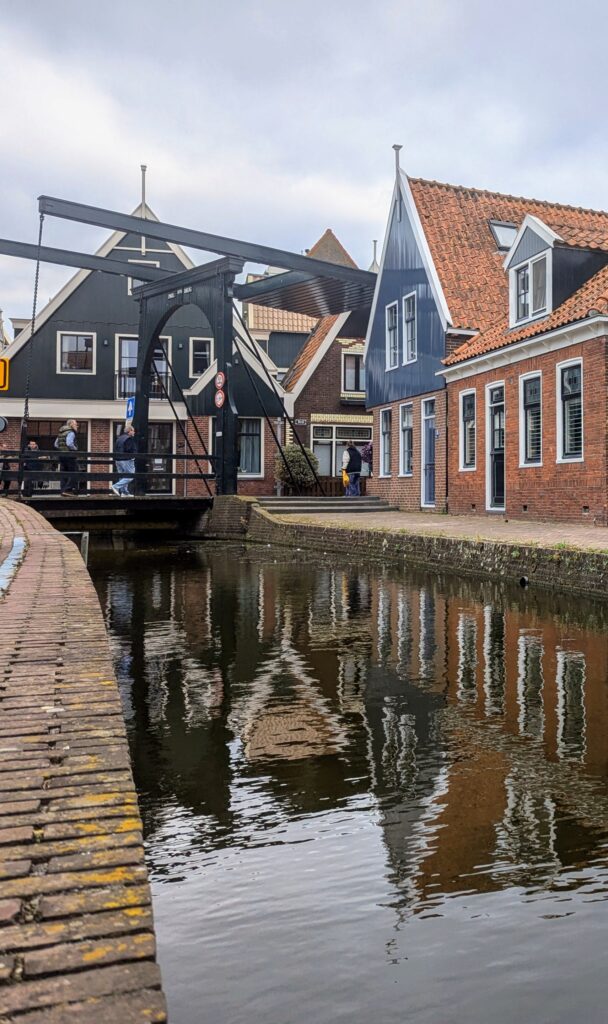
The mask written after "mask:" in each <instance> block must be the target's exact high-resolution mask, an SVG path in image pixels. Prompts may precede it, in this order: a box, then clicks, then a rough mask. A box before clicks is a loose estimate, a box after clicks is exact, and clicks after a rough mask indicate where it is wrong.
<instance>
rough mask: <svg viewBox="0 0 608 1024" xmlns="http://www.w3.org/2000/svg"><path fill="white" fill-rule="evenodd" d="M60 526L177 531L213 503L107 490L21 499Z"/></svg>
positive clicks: (169, 496)
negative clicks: (122, 494)
mask: <svg viewBox="0 0 608 1024" xmlns="http://www.w3.org/2000/svg"><path fill="white" fill-rule="evenodd" d="M21 503H23V504H26V505H28V506H29V507H30V508H34V509H36V510H37V511H38V512H40V513H41V515H43V516H44V518H45V519H47V520H48V521H49V522H51V523H55V524H56V525H57V527H58V528H59V529H64V528H65V527H66V526H70V527H72V528H77V529H83V530H88V529H98V530H99V529H112V530H114V529H125V530H130V529H138V530H141V529H146V528H152V529H159V528H161V527H162V528H165V529H167V530H174V529H177V528H179V527H180V526H182V525H183V524H184V523H185V522H188V520H190V519H192V520H196V519H197V518H198V517H199V516H200V515H201V514H202V513H203V512H205V511H206V510H207V509H208V508H210V507H211V505H212V504H213V500H212V499H211V498H209V497H208V496H207V497H192V498H184V497H178V496H176V495H172V494H158V495H156V494H146V495H143V496H142V497H133V498H118V497H115V496H114V495H111V494H107V493H106V492H100V493H98V494H97V493H95V491H92V492H89V493H88V494H83V495H77V496H74V497H69V498H63V497H61V496H60V495H58V494H53V495H49V494H44V495H40V496H39V495H36V497H33V498H25V499H22V502H21Z"/></svg>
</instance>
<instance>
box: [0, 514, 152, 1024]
mask: <svg viewBox="0 0 608 1024" xmlns="http://www.w3.org/2000/svg"><path fill="white" fill-rule="evenodd" d="M0 563H1V564H0V621H1V623H2V631H1V633H0V666H1V668H0V1014H1V1015H2V1020H3V1021H7V1022H11V1024H13V1022H15V1024H17V1022H20V1024H59V1022H61V1024H63V1022H67V1021H70V1022H72V1024H79V1022H83V1024H84V1022H86V1024H90V1022H91V1021H95V1022H98V1024H103V1022H109V1021H112V1024H114V1022H118V1021H120V1022H121V1024H129V1022H134V1021H137V1022H148V1021H154V1022H163V1021H165V1020H166V1012H165V1001H164V997H163V994H162V991H161V979H160V972H159V968H158V966H157V964H156V962H155V938H154V930H153V921H152V908H151V903H150V889H149V886H148V877H147V870H146V866H145V863H144V852H143V846H142V825H141V820H140V816H139V811H138V807H137V797H136V794H135V788H134V784H133V778H132V775H131V769H130V763H129V751H128V746H127V739H126V734H125V728H124V722H123V717H122V711H121V705H120V698H119V694H118V687H117V683H116V679H115V677H114V673H113V668H112V662H111V659H110V651H109V646H108V640H107V636H106V631H105V627H104V622H103V618H102V614H101V609H100V607H99V603H98V601H97V596H96V594H95V591H94V588H93V585H92V583H91V580H90V578H89V576H88V574H87V572H86V570H85V567H84V564H83V562H82V560H81V558H80V555H79V553H78V550H77V548H76V547H75V546H74V545H73V544H72V542H71V541H69V540H67V539H66V538H64V537H62V536H61V535H60V534H58V533H57V532H56V531H55V530H54V529H53V528H52V527H51V526H50V525H49V524H48V523H47V522H45V520H44V519H43V518H42V517H41V516H39V515H38V514H37V513H36V512H34V511H33V510H32V509H29V508H27V507H26V506H25V505H24V504H22V503H17V502H12V501H5V502H2V503H0ZM85 652H86V655H85ZM83 655H84V656H83Z"/></svg>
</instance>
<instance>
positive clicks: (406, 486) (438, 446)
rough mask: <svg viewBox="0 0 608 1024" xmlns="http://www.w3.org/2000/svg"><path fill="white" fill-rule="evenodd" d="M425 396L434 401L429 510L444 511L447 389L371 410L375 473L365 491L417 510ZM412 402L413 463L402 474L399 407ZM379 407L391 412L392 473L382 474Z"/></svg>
mask: <svg viewBox="0 0 608 1024" xmlns="http://www.w3.org/2000/svg"><path fill="white" fill-rule="evenodd" d="M428 399H434V400H435V429H436V432H437V434H436V441H435V505H434V507H433V508H432V509H430V511H435V512H445V511H446V391H445V389H442V390H441V391H433V392H430V393H429V394H427V395H416V396H415V397H414V398H411V399H410V398H408V399H401V400H400V401H398V402H393V403H392V404H390V405H384V406H380V407H378V408H375V409H374V410H373V414H374V466H373V470H374V475H373V477H372V478H371V479H370V480H369V481H368V487H367V492H368V494H376V495H378V496H379V497H380V498H385V499H386V500H387V501H389V502H390V503H391V505H398V506H399V508H401V509H404V510H406V511H409V512H418V511H420V509H421V508H423V505H422V477H421V461H422V444H421V438H422V403H423V402H424V401H427V400H428ZM402 405H411V406H412V409H413V438H412V441H413V464H412V474H411V476H405V475H403V474H402V473H401V468H402V465H401V434H400V415H401V414H400V411H399V410H400V406H402ZM382 409H390V410H391V413H392V431H391V434H392V436H391V475H390V476H388V477H384V476H382V475H381V455H382V452H381V448H382V433H381V427H380V413H381V411H382Z"/></svg>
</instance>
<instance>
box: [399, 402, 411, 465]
mask: <svg viewBox="0 0 608 1024" xmlns="http://www.w3.org/2000/svg"><path fill="white" fill-rule="evenodd" d="M400 414H401V469H400V472H401V475H402V476H411V475H412V473H413V467H414V409H413V406H411V405H402V406H400Z"/></svg>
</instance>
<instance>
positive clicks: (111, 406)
mask: <svg viewBox="0 0 608 1024" xmlns="http://www.w3.org/2000/svg"><path fill="white" fill-rule="evenodd" d="M125 402H126V399H124V398H121V399H112V400H108V399H92V400H90V399H88V398H72V399H68V398H44V399H40V398H30V416H31V418H32V419H40V420H60V419H64V420H65V419H76V420H79V421H80V420H82V422H83V423H84V422H85V421H86V420H89V419H91V420H107V419H112V420H123V421H124V419H125V412H126V407H125ZM173 404H174V406H175V408H176V410H177V413H178V415H179V418H180V419H181V420H186V419H187V418H188V413H187V410H186V406H185V405H184V403H183V402H174V403H173ZM0 416H10V417H18V418H19V419H21V418H22V416H23V398H2V397H1V396H0ZM153 419H154V420H159V421H162V420H172V419H173V412H172V410H171V406H170V405H169V403H168V402H162V403H161V402H159V403H158V404H156V403H155V404H154V416H153Z"/></svg>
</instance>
